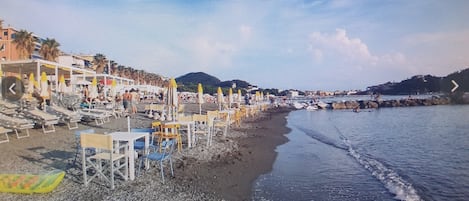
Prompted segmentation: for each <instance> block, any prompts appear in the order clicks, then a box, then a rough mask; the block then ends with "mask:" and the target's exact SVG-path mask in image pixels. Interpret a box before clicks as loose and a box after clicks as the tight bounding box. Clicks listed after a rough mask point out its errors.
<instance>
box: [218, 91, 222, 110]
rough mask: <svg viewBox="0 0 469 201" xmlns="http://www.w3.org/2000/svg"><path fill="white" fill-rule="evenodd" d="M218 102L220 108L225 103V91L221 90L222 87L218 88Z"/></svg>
mask: <svg viewBox="0 0 469 201" xmlns="http://www.w3.org/2000/svg"><path fill="white" fill-rule="evenodd" d="M217 102H218V109H219V110H221V108H222V104H223V91H222V90H221V87H218V89H217Z"/></svg>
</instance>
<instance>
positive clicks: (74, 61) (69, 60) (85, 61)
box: [57, 53, 93, 69]
mask: <svg viewBox="0 0 469 201" xmlns="http://www.w3.org/2000/svg"><path fill="white" fill-rule="evenodd" d="M92 62H93V58H92V57H91V59H90V58H89V57H87V56H86V57H83V56H79V55H73V54H66V53H62V55H60V56H59V57H58V58H57V63H59V64H62V65H65V66H72V67H75V68H84V69H91V67H92V65H93V64H92Z"/></svg>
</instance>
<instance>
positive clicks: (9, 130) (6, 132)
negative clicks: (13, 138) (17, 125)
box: [0, 127, 13, 143]
mask: <svg viewBox="0 0 469 201" xmlns="http://www.w3.org/2000/svg"><path fill="white" fill-rule="evenodd" d="M12 131H13V130H11V129H6V128H3V127H0V134H5V137H6V139H3V140H0V143H4V142H9V141H10V138H8V133H9V132H12Z"/></svg>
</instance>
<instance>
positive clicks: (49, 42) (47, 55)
mask: <svg viewBox="0 0 469 201" xmlns="http://www.w3.org/2000/svg"><path fill="white" fill-rule="evenodd" d="M59 46H60V43H58V42H57V41H56V40H55V39H53V38H46V40H44V41H42V46H41V49H39V54H40V55H41V56H42V58H44V59H45V60H47V61H55V59H57V57H59V54H60V50H59Z"/></svg>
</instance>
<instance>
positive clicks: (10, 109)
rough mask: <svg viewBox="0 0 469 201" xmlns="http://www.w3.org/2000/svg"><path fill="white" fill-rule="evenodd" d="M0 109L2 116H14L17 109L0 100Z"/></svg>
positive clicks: (16, 106)
mask: <svg viewBox="0 0 469 201" xmlns="http://www.w3.org/2000/svg"><path fill="white" fill-rule="evenodd" d="M0 108H1V110H2V113H3V114H6V115H13V114H16V109H17V108H18V105H16V104H14V103H10V102H7V101H4V100H2V99H0Z"/></svg>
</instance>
